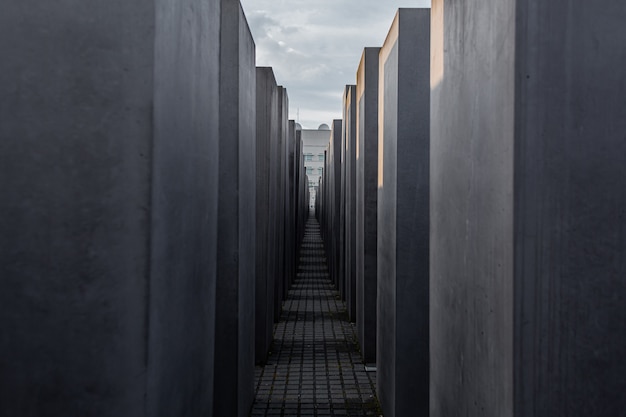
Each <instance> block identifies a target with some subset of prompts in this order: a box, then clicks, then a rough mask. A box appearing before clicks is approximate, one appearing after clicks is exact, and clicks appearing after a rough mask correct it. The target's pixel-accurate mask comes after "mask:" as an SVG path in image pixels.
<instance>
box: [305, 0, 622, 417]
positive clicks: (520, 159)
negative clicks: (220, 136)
mask: <svg viewBox="0 0 626 417" xmlns="http://www.w3.org/2000/svg"><path fill="white" fill-rule="evenodd" d="M625 20H626V8H624V6H623V3H622V2H621V1H619V0H607V1H603V2H601V4H591V3H590V4H584V3H581V2H578V3H577V4H576V6H573V5H564V4H562V3H559V2H519V1H517V2H516V1H512V0H505V1H500V0H498V1H483V2H458V1H450V0H433V2H432V9H400V10H399V11H398V13H397V14H396V16H395V19H394V21H393V24H392V26H391V28H390V30H389V34H388V35H387V38H386V39H385V41H384V43H383V45H382V47H380V48H365V50H364V52H363V55H362V58H361V62H360V64H359V66H358V71H357V74H356V84H355V85H349V86H346V89H345V91H344V95H343V97H344V99H343V104H344V106H343V108H344V113H343V118H342V120H335V121H334V122H333V125H332V131H331V136H330V141H329V146H328V148H327V150H326V166H325V170H324V175H323V177H322V178H321V180H320V185H319V192H318V198H317V200H316V205H317V206H316V215H317V216H318V218H319V220H320V222H321V230H322V234H323V237H324V240H325V243H326V248H327V251H328V260H329V268H330V273H331V277H332V279H333V281H334V283H335V284H336V285H337V287H338V288H339V290H340V292H341V294H342V296H343V299H344V300H345V301H346V306H347V310H348V315H349V317H350V319H351V320H353V321H355V322H356V328H357V332H358V339H359V343H360V347H361V352H362V353H363V356H364V360H365V362H366V363H374V362H375V364H376V368H377V377H376V381H377V392H378V396H379V400H380V402H381V404H382V409H383V413H384V415H385V417H404V416H418V415H419V416H428V415H430V416H431V417H449V416H477V417H478V416H514V417H530V416H533V417H537V416H545V417H556V416H559V417H571V416H581V417H582V416H598V417H600V416H617V415H624V410H625V409H626V396H624V395H623V393H624V392H626V355H624V352H626V332H624V329H626V301H625V300H626V262H625V261H624V259H626V258H625V254H626V211H625V210H626V209H625V208H626V133H625V132H626V99H625V97H626V82H625V80H626V76H625V75H624V71H623V68H626V54H624V53H622V52H623V51H624V50H626V26H624V24H623V22H624V21H625ZM619 51H622V52H619Z"/></svg>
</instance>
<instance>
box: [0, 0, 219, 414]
mask: <svg viewBox="0 0 626 417" xmlns="http://www.w3.org/2000/svg"><path fill="white" fill-rule="evenodd" d="M164 3H167V4H164ZM197 3H199V2H197V1H185V2H182V4H174V3H173V2H162V3H159V5H158V7H157V5H156V4H155V3H154V2H153V1H140V2H121V1H114V2H112V3H111V2H108V3H106V5H105V4H103V3H101V2H95V1H81V2H74V1H66V2H64V3H63V4H62V5H59V4H56V3H55V4H54V5H51V4H49V3H48V2H30V3H29V4H28V6H27V7H26V6H25V5H24V4H22V3H20V2H14V1H10V2H8V3H7V4H5V5H4V6H3V11H2V13H1V14H0V50H2V51H3V59H2V60H1V61H0V92H1V94H0V97H1V98H0V119H1V120H2V123H0V189H1V190H2V194H3V197H2V203H1V205H0V214H1V215H0V236H1V240H0V248H1V255H0V276H2V280H1V282H0V306H1V307H0V308H1V311H2V312H1V314H0V326H1V327H2V329H3V330H2V332H1V335H0V398H2V400H1V401H0V415H6V416H38V417H41V416H69V415H81V416H119V415H129V416H130V415H133V416H142V415H154V416H156V415H181V416H188V415H199V414H202V413H207V412H208V413H210V409H211V399H212V396H211V386H212V385H211V384H212V362H211V361H212V339H213V321H214V313H213V311H212V309H211V306H213V305H214V301H213V299H214V284H215V283H214V280H213V277H214V268H215V258H214V253H215V246H214V245H215V236H216V231H215V220H216V204H215V201H216V193H215V190H216V187H215V185H216V184H215V182H216V175H215V174H216V173H217V170H216V166H217V159H216V156H215V155H216V154H217V141H216V140H215V138H216V136H217V126H218V125H217V114H218V113H217V108H218V106H217V97H218V94H217V74H218V69H217V60H216V59H214V57H215V55H216V54H217V51H218V45H217V37H216V36H215V34H216V31H217V30H218V28H219V6H218V4H217V3H215V2H203V5H202V7H200V6H198V10H197V14H196V15H190V14H188V13H186V12H184V11H183V9H184V8H185V6H189V5H195V4H197ZM61 6H62V7H61ZM187 18H190V19H191V20H190V21H187ZM174 33H175V34H174ZM173 44H176V46H177V47H176V54H174V53H173ZM155 45H156V47H155ZM174 62H176V63H178V64H180V63H181V62H182V63H186V64H188V65H183V66H175V65H173V63H174ZM174 93H175V94H174ZM162 114H167V115H168V118H167V119H161V118H159V117H158V116H159V115H162ZM207 115H208V116H207ZM175 127H176V128H175ZM181 321H182V322H183V324H184V325H182V326H181V324H180V322H181ZM173 358H176V360H173ZM162 392H167V396H166V397H160V395H161V393H162ZM157 408H159V410H158V411H156V410H157ZM153 410H154V411H155V412H152V411H153Z"/></svg>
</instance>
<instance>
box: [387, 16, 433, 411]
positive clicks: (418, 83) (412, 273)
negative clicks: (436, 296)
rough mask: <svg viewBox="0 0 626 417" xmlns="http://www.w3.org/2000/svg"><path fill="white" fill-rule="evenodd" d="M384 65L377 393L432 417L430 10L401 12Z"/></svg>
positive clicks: (391, 404) (393, 406) (395, 407)
mask: <svg viewBox="0 0 626 417" xmlns="http://www.w3.org/2000/svg"><path fill="white" fill-rule="evenodd" d="M379 59H380V61H379V101H378V105H379V110H378V115H379V119H378V129H379V130H378V132H379V144H378V160H379V167H378V304H377V318H378V327H377V346H376V347H377V350H376V356H377V360H376V365H377V373H376V388H377V391H378V396H379V399H380V402H381V405H382V408H383V413H384V415H385V416H386V417H403V416H412V415H428V401H429V393H428V390H429V342H428V337H429V327H428V326H429V318H428V315H429V311H428V310H429V304H428V303H429V301H428V300H429V293H428V291H429V290H428V288H429V282H428V281H429V244H428V242H429V147H430V134H429V130H430V122H429V119H430V85H429V71H430V10H429V9H399V11H398V13H397V14H396V16H395V18H394V21H393V23H392V26H391V29H390V31H389V34H388V35H387V39H386V40H385V42H384V44H383V46H382V48H381V50H380V55H379Z"/></svg>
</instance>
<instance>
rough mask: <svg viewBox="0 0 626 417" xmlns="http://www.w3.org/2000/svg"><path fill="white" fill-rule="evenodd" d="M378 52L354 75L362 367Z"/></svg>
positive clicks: (371, 333) (372, 291)
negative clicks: (355, 87) (355, 84)
mask: <svg viewBox="0 0 626 417" xmlns="http://www.w3.org/2000/svg"><path fill="white" fill-rule="evenodd" d="M379 52H380V48H365V49H364V51H363V55H362V56H361V62H360V64H359V68H358V70H357V75H356V77H357V89H356V90H357V93H356V103H357V106H356V129H357V133H356V141H357V145H356V203H355V210H356V213H355V216H356V232H355V244H356V267H355V271H356V325H357V333H358V337H359V344H360V345H361V353H362V355H363V360H364V361H365V363H373V362H376V292H377V290H376V288H377V278H376V273H377V266H376V265H377V252H376V250H377V249H376V245H377V239H378V237H377V228H378V220H377V219H378V217H377V213H378V54H379Z"/></svg>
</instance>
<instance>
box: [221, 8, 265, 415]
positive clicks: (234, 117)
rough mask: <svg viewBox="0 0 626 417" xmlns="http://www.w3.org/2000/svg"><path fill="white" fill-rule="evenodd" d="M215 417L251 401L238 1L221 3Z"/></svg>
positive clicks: (247, 129) (251, 77)
mask: <svg viewBox="0 0 626 417" xmlns="http://www.w3.org/2000/svg"><path fill="white" fill-rule="evenodd" d="M221 39H222V44H221V48H220V141H219V144H220V146H219V160H220V162H219V198H218V249H217V297H216V310H217V319H216V340H215V344H216V345H215V380H216V381H219V383H216V384H215V390H214V398H215V401H214V412H213V413H214V415H220V416H222V415H223V416H226V415H228V416H239V417H244V416H247V415H248V413H249V412H250V407H251V405H252V400H253V397H254V392H253V390H254V357H255V355H254V347H255V327H254V313H255V306H254V302H255V269H256V261H255V254H256V234H255V230H256V216H255V209H256V204H255V196H256V179H255V177H256V143H255V141H256V70H255V65H254V64H255V46H254V41H253V39H252V35H251V34H250V30H249V28H248V24H247V22H246V18H245V16H244V14H243V10H242V8H241V5H240V3H239V2H238V1H232V0H222V2H221Z"/></svg>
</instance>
